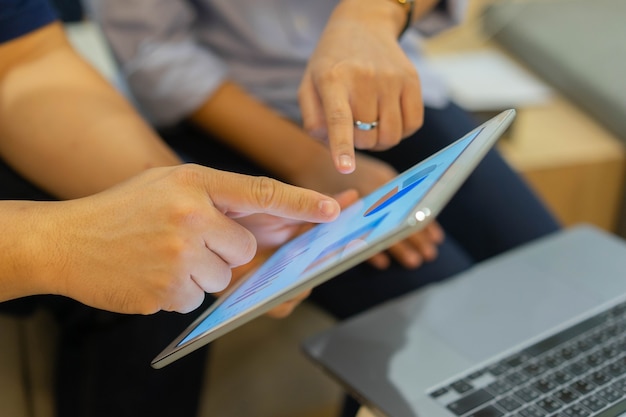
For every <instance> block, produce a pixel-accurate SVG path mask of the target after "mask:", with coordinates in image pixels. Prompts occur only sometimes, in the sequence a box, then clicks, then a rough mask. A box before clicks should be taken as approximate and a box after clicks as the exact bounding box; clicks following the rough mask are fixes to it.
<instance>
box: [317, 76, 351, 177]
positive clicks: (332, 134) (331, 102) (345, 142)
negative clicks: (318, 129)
mask: <svg viewBox="0 0 626 417" xmlns="http://www.w3.org/2000/svg"><path fill="white" fill-rule="evenodd" d="M329 84H330V83H326V84H324V86H322V87H321V88H320V100H321V101H322V105H323V107H324V113H325V115H326V123H327V127H328V145H329V147H330V153H331V155H332V158H333V161H334V163H335V167H336V168H337V171H339V172H341V173H342V174H349V173H351V172H353V171H354V169H355V168H356V166H355V157H354V126H353V123H354V122H353V116H352V109H351V108H350V101H349V99H348V94H347V91H346V90H345V88H344V87H342V86H340V85H329Z"/></svg>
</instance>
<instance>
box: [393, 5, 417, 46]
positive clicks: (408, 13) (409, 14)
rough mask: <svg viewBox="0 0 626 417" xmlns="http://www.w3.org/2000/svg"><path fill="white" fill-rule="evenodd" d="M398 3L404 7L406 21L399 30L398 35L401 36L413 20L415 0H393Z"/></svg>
mask: <svg viewBox="0 0 626 417" xmlns="http://www.w3.org/2000/svg"><path fill="white" fill-rule="evenodd" d="M395 1H396V2H397V3H398V4H400V5H401V6H402V7H404V8H405V9H406V22H405V23H404V26H403V27H402V30H401V31H400V34H399V35H398V37H401V36H402V35H403V34H404V32H406V30H407V29H408V28H409V26H410V25H411V22H412V21H413V11H414V10H415V1H416V0H395Z"/></svg>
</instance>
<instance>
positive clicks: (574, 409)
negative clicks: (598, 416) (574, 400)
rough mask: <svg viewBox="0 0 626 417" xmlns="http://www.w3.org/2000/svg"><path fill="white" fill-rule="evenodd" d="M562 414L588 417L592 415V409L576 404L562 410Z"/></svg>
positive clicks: (573, 416)
mask: <svg viewBox="0 0 626 417" xmlns="http://www.w3.org/2000/svg"><path fill="white" fill-rule="evenodd" d="M561 414H563V415H564V416H566V417H587V416H590V415H591V411H589V410H588V409H586V408H585V407H583V406H582V405H580V404H574V405H571V406H569V407H567V408H566V409H564V410H563V411H561Z"/></svg>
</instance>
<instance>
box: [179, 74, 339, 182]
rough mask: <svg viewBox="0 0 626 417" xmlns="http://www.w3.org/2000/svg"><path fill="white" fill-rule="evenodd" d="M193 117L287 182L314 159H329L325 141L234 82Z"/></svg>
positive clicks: (207, 102) (213, 133)
mask: <svg viewBox="0 0 626 417" xmlns="http://www.w3.org/2000/svg"><path fill="white" fill-rule="evenodd" d="M190 119H191V121H192V122H194V123H195V124H197V125H198V126H200V127H202V128H203V129H205V130H206V131H207V132H210V133H211V134H212V135H214V136H215V137H217V138H218V139H220V140H222V141H224V143H227V144H228V145H229V146H231V147H233V148H234V149H236V150H237V151H239V152H240V153H242V154H244V155H246V156H247V157H248V158H250V159H252V160H254V161H255V162H256V163H258V164H259V165H260V166H262V167H263V168H265V169H267V170H268V171H269V172H271V173H273V174H274V175H276V176H277V177H278V178H282V179H284V180H285V181H289V182H294V178H296V177H297V176H298V175H299V174H301V172H302V171H303V170H305V167H306V165H307V164H308V163H309V162H310V161H311V160H315V159H321V158H324V159H328V158H329V152H328V149H327V148H326V147H325V146H324V145H323V144H321V143H319V142H318V141H316V140H314V139H313V138H311V137H310V136H309V135H307V134H306V132H304V130H302V129H301V128H300V127H299V126H297V125H296V124H295V123H293V122H291V121H289V120H287V119H285V118H283V117H282V116H281V115H279V114H278V113H276V112H275V111H273V110H272V109H270V108H269V107H267V106H266V105H264V104H263V103H261V102H260V101H258V100H257V99H255V98H254V97H252V96H250V95H249V94H248V93H246V92H245V91H243V90H242V89H241V88H239V87H238V86H237V85H236V84H234V83H232V82H225V83H224V84H223V85H222V86H221V87H220V88H219V89H218V90H217V91H216V92H215V93H214V94H213V95H212V96H211V97H210V98H209V99H207V100H206V101H205V103H204V104H203V105H202V106H201V107H200V108H198V109H197V110H196V112H194V113H193V114H192V115H191V117H190Z"/></svg>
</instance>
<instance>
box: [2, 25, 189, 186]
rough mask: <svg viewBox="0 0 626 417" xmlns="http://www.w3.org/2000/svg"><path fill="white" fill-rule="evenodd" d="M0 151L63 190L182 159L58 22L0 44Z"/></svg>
mask: <svg viewBox="0 0 626 417" xmlns="http://www.w3.org/2000/svg"><path fill="white" fill-rule="evenodd" d="M0 57H1V58H0V85H2V92H1V94H0V156H1V157H2V158H3V159H5V161H7V162H8V163H9V164H10V165H12V166H13V168H14V169H16V170H17V171H18V172H20V173H21V174H22V175H24V176H25V177H26V178H28V179H29V180H31V181H32V182H34V183H36V184H37V185H39V186H40V187H42V188H43V189H45V190H47V191H48V192H50V193H52V194H54V195H56V196H58V197H61V198H75V197H80V196H84V195H88V194H92V193H95V192H98V191H100V190H103V189H105V188H107V187H109V186H111V185H113V184H115V183H118V182H119V181H121V180H123V179H126V178H128V177H130V176H132V175H134V174H137V173H139V172H141V171H143V170H145V169H146V168H149V167H154V166H163V165H175V164H178V163H180V160H179V159H178V157H177V156H176V155H175V154H174V153H173V152H172V151H171V150H170V149H169V148H168V147H167V146H166V145H165V144H164V143H163V142H162V141H161V140H160V139H159V138H158V137H157V135H156V134H155V133H154V132H153V131H152V129H151V128H150V127H149V126H148V125H147V124H146V123H145V122H144V121H143V120H142V119H141V117H140V116H139V115H138V114H137V113H136V112H135V111H134V110H133V109H132V107H131V106H130V104H129V103H128V102H127V101H126V100H125V99H124V98H123V97H122V96H121V95H120V94H119V93H118V92H117V91H116V90H115V89H114V88H113V87H112V86H110V85H109V84H108V82H107V81H106V80H105V79H104V78H102V77H101V76H100V75H99V74H98V73H97V72H96V71H95V70H94V69H93V68H91V67H90V66H89V65H88V64H87V63H85V62H84V61H83V60H82V59H81V58H80V57H79V56H78V55H77V54H76V53H75V52H74V50H73V49H72V47H71V46H70V45H69V43H68V42H67V40H66V38H65V35H64V33H63V30H62V28H61V27H60V25H59V24H57V23H55V24H51V25H48V26H45V27H44V28H42V29H39V30H37V31H35V32H33V33H31V34H29V35H27V36H25V37H22V38H19V39H16V40H13V41H11V42H8V43H6V44H3V45H0Z"/></svg>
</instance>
